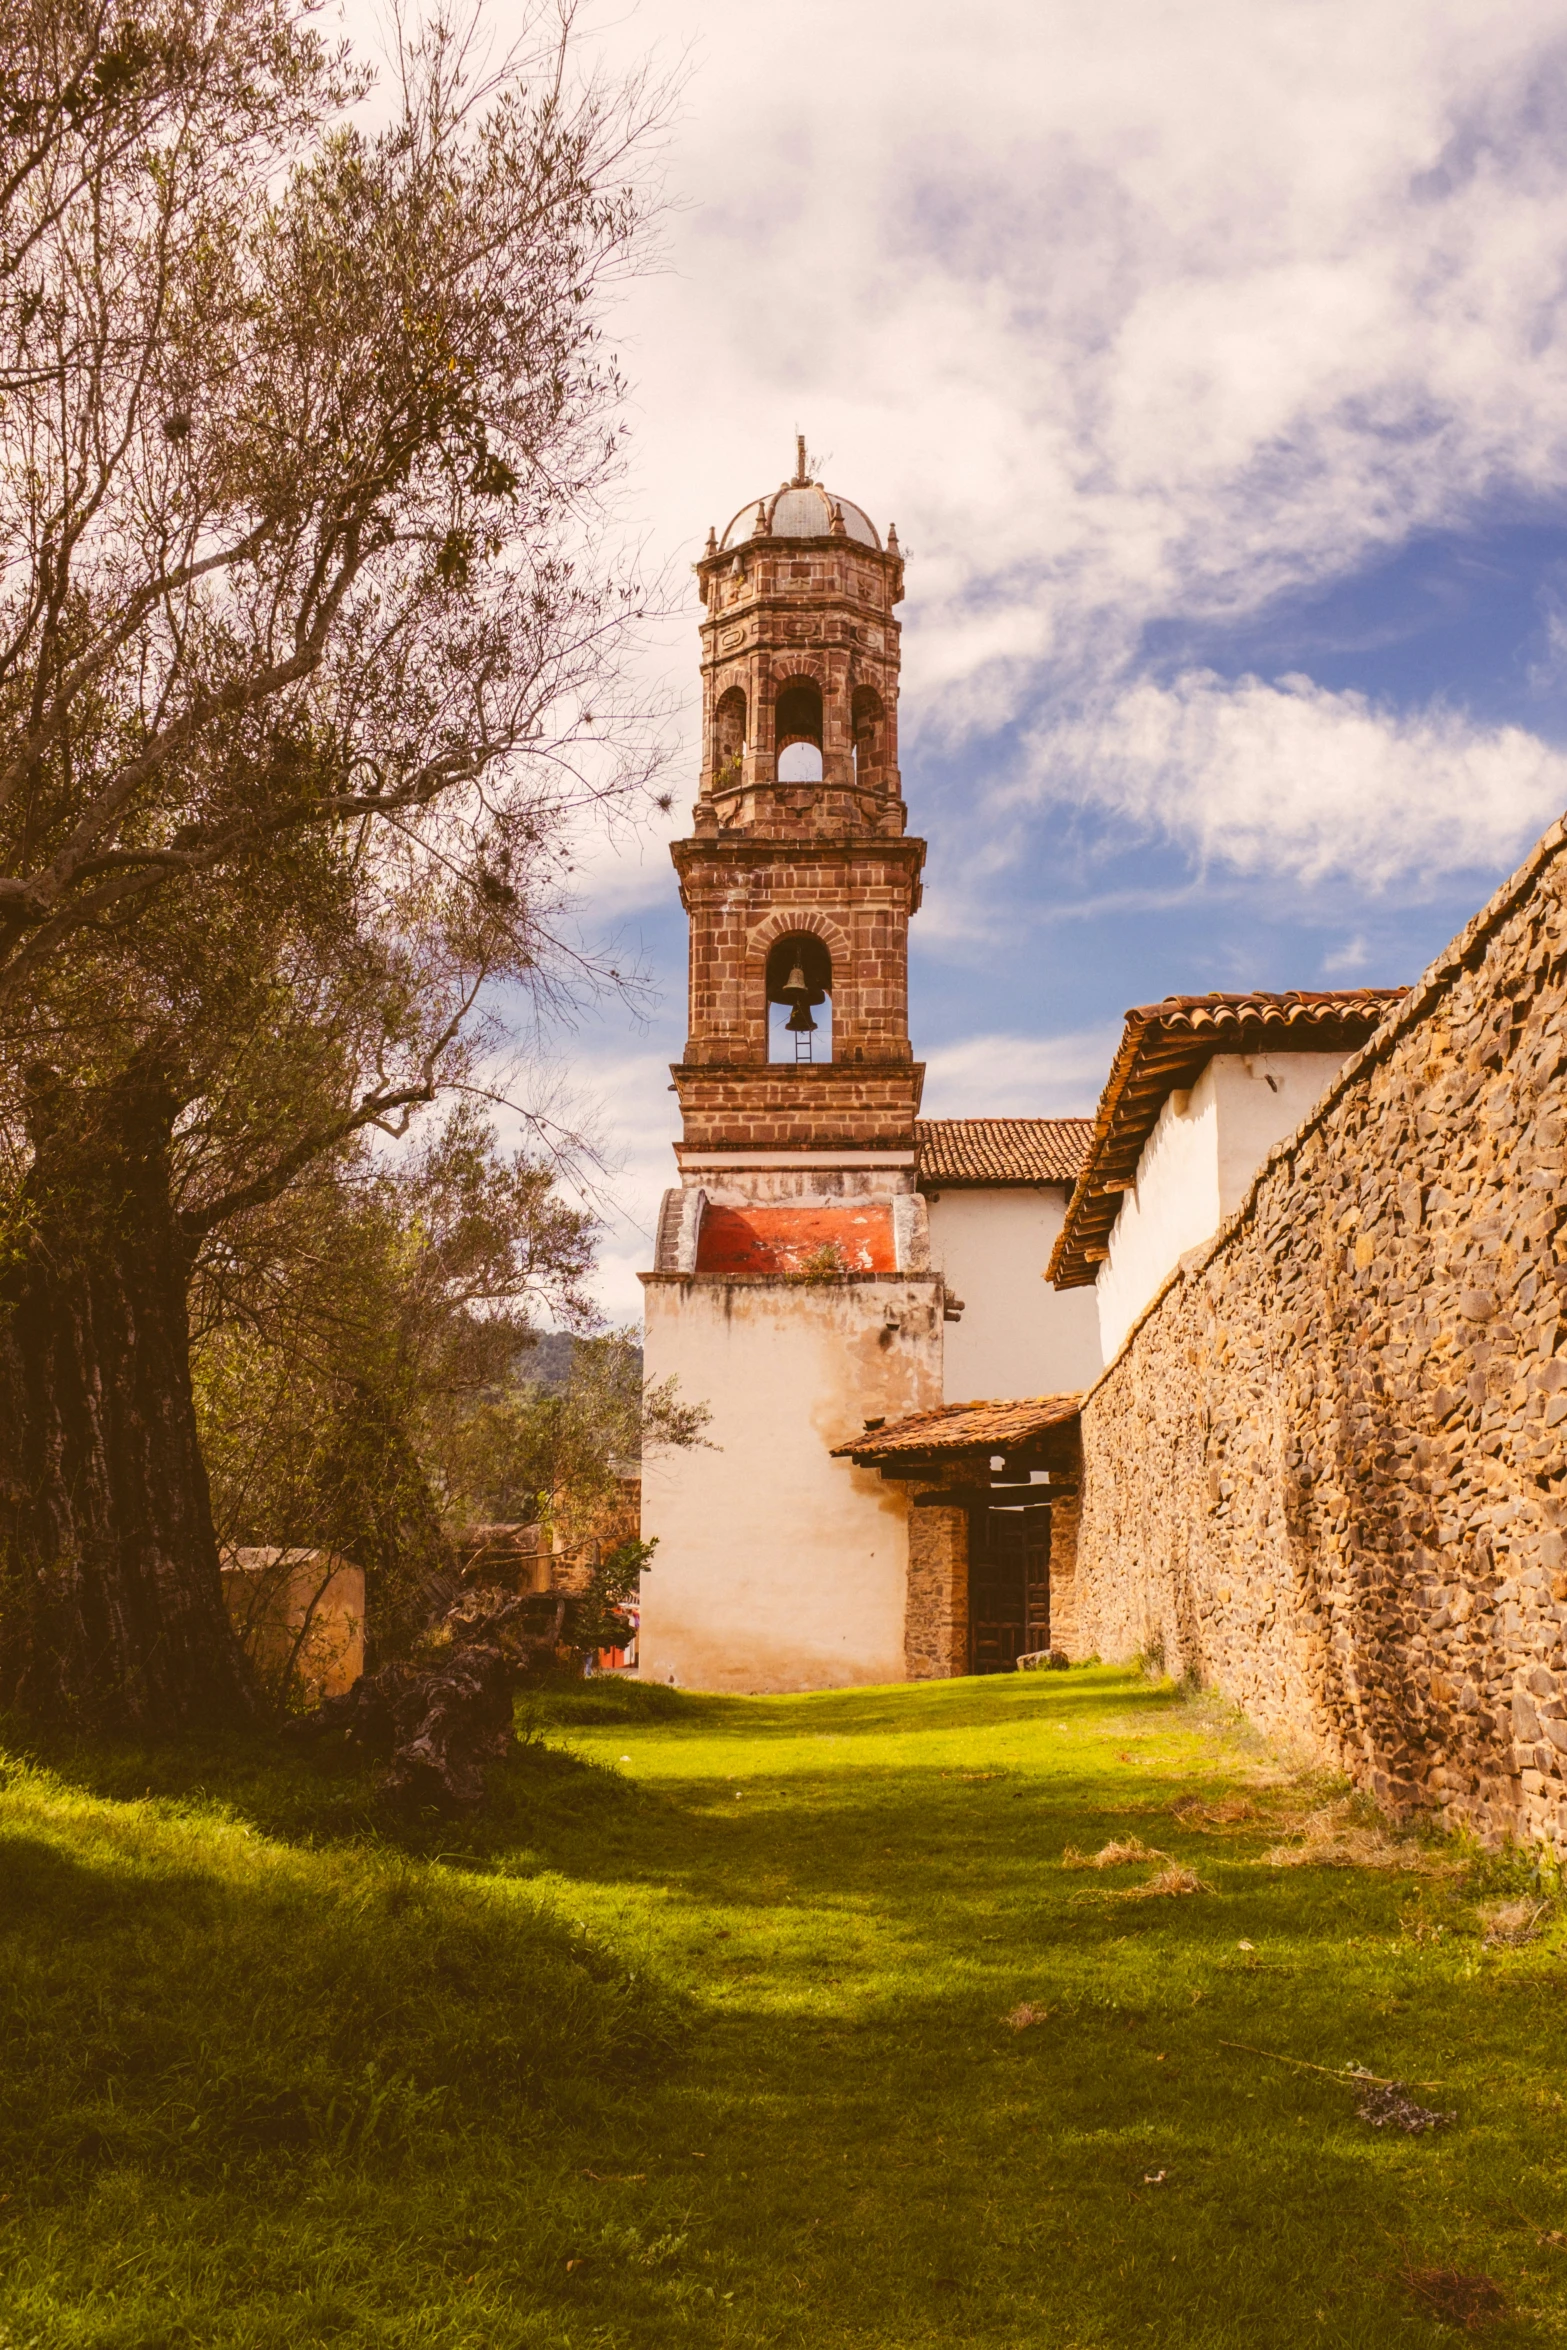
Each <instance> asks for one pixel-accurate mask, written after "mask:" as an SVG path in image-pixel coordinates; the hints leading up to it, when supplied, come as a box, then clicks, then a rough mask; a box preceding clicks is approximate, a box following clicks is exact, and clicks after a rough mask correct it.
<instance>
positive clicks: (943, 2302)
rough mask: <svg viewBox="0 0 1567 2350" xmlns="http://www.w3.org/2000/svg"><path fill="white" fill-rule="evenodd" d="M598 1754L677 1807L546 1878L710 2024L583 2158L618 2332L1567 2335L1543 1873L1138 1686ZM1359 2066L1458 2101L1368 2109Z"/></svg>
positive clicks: (1109, 2337)
mask: <svg viewBox="0 0 1567 2350" xmlns="http://www.w3.org/2000/svg"><path fill="white" fill-rule="evenodd" d="M569 1735H570V1736H571V1739H572V1742H573V1743H574V1744H575V1745H576V1747H577V1748H578V1750H579V1751H580V1752H582V1753H583V1754H585V1755H588V1756H591V1758H592V1759H593V1760H595V1761H597V1762H600V1763H604V1764H607V1765H608V1766H609V1767H611V1768H614V1769H616V1770H618V1771H620V1772H622V1773H624V1774H625V1776H626V1777H627V1778H628V1779H629V1780H631V1781H632V1782H633V1783H634V1784H635V1785H636V1786H637V1787H638V1788H639V1789H640V1790H641V1791H642V1794H643V1798H644V1800H643V1802H642V1804H641V1805H640V1806H639V1809H638V1815H637V1818H636V1821H635V1824H634V1826H631V1827H628V1828H627V1829H626V1830H624V1831H622V1832H620V1833H617V1834H616V1835H615V1836H613V1837H611V1838H608V1839H606V1841H605V1843H604V1845H603V1847H602V1849H601V1850H600V1852H599V1854H598V1856H597V1859H596V1862H595V1864H594V1865H593V1866H592V1867H587V1866H585V1865H584V1861H583V1856H582V1855H581V1853H580V1852H569V1851H567V1850H565V1849H562V1850H560V1851H559V1852H558V1853H555V1854H551V1855H545V1856H541V1857H546V1858H549V1859H553V1860H554V1861H555V1862H556V1864H557V1869H556V1873H555V1875H554V1876H553V1879H552V1882H553V1884H554V1887H555V1889H556V1891H557V1893H558V1896H559V1897H560V1898H562V1899H563V1900H566V1901H567V1902H568V1903H575V1904H577V1905H579V1914H580V1915H581V1916H582V1917H583V1918H584V1920H585V1921H588V1922H590V1923H592V1924H595V1925H598V1926H601V1927H602V1928H603V1929H604V1930H605V1931H606V1932H612V1933H614V1934H616V1935H617V1936H619V1937H621V1938H625V1937H626V1936H630V1937H632V1938H633V1939H636V1940H640V1941H642V1942H643V1943H644V1945H645V1947H646V1948H647V1949H648V1951H649V1954H650V1956H653V1957H655V1959H656V1962H657V1963H659V1964H660V1965H662V1966H663V1967H666V1968H667V1967H675V1968H678V1970H679V1972H680V1974H681V1976H682V1978H683V1980H684V1981H685V1983H686V1984H687V1985H688V1986H689V1988H690V1991H691V1994H692V1996H693V1998H694V1999H695V2001H696V2003H697V2007H698V2012H699V2018H700V2021H699V2027H698V2035H697V2043H696V2047H697V2053H696V2056H695V2058H694V2061H693V2063H692V2064H691V2066H690V2068H689V2070H688V2071H686V2072H685V2074H684V2075H683V2076H682V2077H680V2078H677V2079H676V2080H674V2081H673V2082H670V2083H668V2084H665V2085H661V2086H654V2087H652V2088H651V2089H650V2090H649V2092H648V2094H647V2095H646V2096H645V2097H644V2098H638V2097H636V2096H635V2095H633V2096H631V2097H628V2099H627V2102H626V2105H625V2107H624V2109H623V2110H622V2112H621V2113H620V2114H619V2116H618V2118H617V2122H616V2125H615V2127H614V2128H613V2129H612V2130H609V2131H606V2132H605V2134H604V2136H603V2143H602V2146H601V2147H599V2148H596V2149H595V2153H596V2157H597V2158H596V2159H595V2160H593V2161H590V2162H588V2163H586V2164H583V2163H578V2164H577V2166H576V2167H577V2169H578V2170H579V2171H581V2170H583V2169H588V2170H592V2171H596V2172H597V2173H598V2174H599V2176H598V2178H596V2179H592V2180H588V2181H586V2182H585V2183H586V2184H587V2186H588V2187H589V2189H590V2193H589V2195H588V2197H587V2198H586V2199H585V2200H584V2201H583V2202H582V2203H581V2204H579V2206H578V2210H579V2212H580V2214H581V2217H580V2221H579V2225H580V2227H581V2229H582V2236H581V2244H580V2249H579V2250H578V2251H577V2252H576V2253H575V2254H573V2255H568V2257H574V2258H576V2259H577V2261H578V2262H579V2265H578V2266H577V2267H576V2268H574V2269H573V2270H572V2271H571V2272H570V2276H571V2285H572V2296H571V2303H570V2305H571V2306H572V2307H573V2308H574V2309H575V2310H577V2311H578V2312H579V2313H580V2315H581V2316H582V2317H584V2318H590V2319H592V2320H593V2321H595V2322H596V2323H597V2324H599V2325H600V2326H603V2327H606V2328H607V2329H608V2331H607V2332H606V2333H605V2335H604V2336H603V2338H604V2339H605V2340H612V2341H614V2342H616V2343H620V2342H622V2341H623V2342H625V2343H626V2344H627V2345H633V2344H636V2345H641V2344H642V2343H647V2342H654V2341H662V2340H663V2339H664V2338H665V2334H666V2329H667V2331H668V2338H669V2339H670V2340H674V2339H676V2338H678V2328H679V2327H680V2326H681V2325H684V2324H689V2323H691V2322H696V2323H697V2325H698V2330H699V2332H700V2333H701V2334H702V2335H703V2337H704V2338H706V2339H709V2340H713V2341H722V2342H726V2343H728V2342H733V2343H737V2344H738V2343H741V2342H752V2341H755V2342H769V2343H770V2342H778V2343H798V2344H801V2345H812V2346H814V2345H822V2346H824V2350H825V2346H826V2345H833V2346H834V2350H836V2346H838V2345H844V2346H847V2345H851V2344H852V2345H855V2346H856V2350H860V2346H865V2350H869V2346H870V2345H876V2346H877V2350H882V2346H885V2350H912V2346H913V2345H924V2344H927V2343H929V2344H937V2343H940V2344H961V2343H975V2344H979V2343H984V2344H1008V2345H1010V2344H1019V2345H1021V2344H1025V2343H1027V2344H1040V2345H1045V2344H1048V2345H1052V2346H1054V2345H1060V2346H1062V2350H1067V2346H1086V2345H1089V2344H1101V2343H1104V2344H1115V2345H1133V2344H1144V2343H1146V2344H1150V2345H1151V2344H1159V2345H1164V2346H1169V2345H1176V2344H1182V2345H1184V2344H1192V2345H1197V2344H1201V2345H1204V2346H1205V2350H1206V2346H1208V2345H1213V2346H1215V2350H1217V2346H1218V2345H1230V2344H1234V2345H1236V2346H1237V2350H1239V2346H1241V2345H1246V2346H1247V2350H1257V2346H1258V2345H1273V2344H1278V2345H1280V2346H1283V2345H1286V2344H1288V2345H1296V2344H1299V2343H1302V2342H1308V2343H1316V2342H1321V2343H1323V2344H1356V2345H1359V2344H1365V2345H1367V2346H1368V2350H1369V2346H1371V2345H1377V2346H1384V2345H1393V2344H1404V2343H1411V2344H1413V2343H1425V2342H1434V2341H1437V2340H1442V2339H1451V2338H1452V2331H1451V2328H1452V2325H1453V2324H1454V2323H1460V2322H1462V2321H1463V2320H1464V2319H1466V2318H1467V2319H1468V2320H1470V2321H1471V2322H1483V2323H1486V2324H1489V2325H1491V2326H1492V2328H1493V2330H1492V2333H1491V2339H1492V2340H1493V2341H1495V2342H1497V2343H1502V2342H1507V2341H1520V2342H1522V2341H1528V2342H1556V2341H1561V2340H1564V2339H1567V2314H1564V2313H1567V2247H1564V2244H1563V2242H1562V2240H1561V2238H1562V2235H1563V2234H1567V2196H1564V2187H1567V2131H1564V2121H1563V2113H1562V2097H1561V2090H1562V2087H1563V2085H1564V2084H1563V2071H1562V2063H1563V2058H1564V2056H1567V2014H1564V2007H1567V2002H1564V1998H1563V1989H1564V1986H1563V1980H1562V1966H1561V1962H1560V1960H1559V1958H1558V1956H1557V1952H1556V1939H1557V1930H1556V1928H1555V1927H1554V1925H1553V1923H1552V1920H1553V1919H1554V1916H1555V1912H1554V1910H1543V1911H1541V1913H1540V1915H1539V1917H1538V1918H1537V1919H1535V1921H1534V1923H1535V1927H1536V1932H1537V1937H1538V1938H1537V1939H1535V1940H1533V1941H1531V1942H1528V1943H1526V1944H1524V1945H1523V1946H1521V1947H1518V1948H1516V1949H1513V1948H1505V1947H1503V1948H1493V1949H1487V1948H1485V1947H1484V1946H1483V1943H1482V1931H1483V1926H1484V1915H1483V1914H1482V1913H1487V1912H1488V1910H1489V1909H1491V1908H1494V1907H1495V1906H1496V1904H1497V1903H1498V1902H1500V1901H1504V1900H1505V1899H1506V1898H1507V1897H1508V1896H1509V1895H1511V1896H1512V1897H1513V1898H1515V1899H1517V1898H1519V1897H1520V1894H1519V1887H1520V1883H1521V1882H1522V1875H1523V1874H1526V1872H1520V1871H1519V1869H1518V1866H1517V1864H1516V1863H1515V1864H1500V1863H1493V1864H1486V1865H1482V1866H1480V1867H1479V1869H1478V1870H1474V1869H1471V1871H1470V1872H1469V1873H1468V1874H1467V1875H1465V1874H1461V1873H1459V1872H1458V1868H1457V1860H1458V1856H1456V1855H1455V1854H1454V1852H1453V1851H1452V1850H1451V1849H1450V1848H1436V1847H1430V1846H1422V1845H1421V1844H1420V1843H1419V1842H1411V1841H1408V1840H1407V1839H1401V1838H1399V1837H1398V1836H1396V1835H1395V1836H1393V1837H1392V1838H1390V1837H1389V1836H1388V1835H1387V1834H1386V1833H1384V1832H1383V1831H1382V1830H1381V1829H1380V1828H1378V1827H1377V1825H1376V1824H1375V1823H1374V1822H1369V1821H1367V1820H1366V1819H1364V1818H1357V1817H1356V1816H1355V1814H1354V1812H1353V1809H1352V1808H1351V1809H1349V1810H1346V1809H1344V1807H1342V1805H1340V1806H1337V1807H1335V1806H1334V1805H1333V1804H1332V1803H1331V1801H1329V1798H1330V1797H1331V1793H1332V1791H1331V1790H1327V1789H1323V1788H1321V1787H1317V1788H1315V1789H1314V1788H1312V1787H1310V1786H1308V1785H1305V1784H1302V1783H1300V1782H1292V1781H1291V1780H1290V1779H1289V1777H1288V1775H1287V1774H1286V1773H1284V1772H1283V1771H1281V1770H1280V1769H1279V1767H1278V1766H1277V1765H1275V1764H1272V1763H1271V1762H1270V1760H1269V1758H1268V1756H1267V1755H1266V1754H1265V1752H1263V1751H1262V1750H1261V1748H1260V1747H1259V1746H1258V1745H1256V1744H1255V1742H1248V1741H1244V1740H1242V1739H1240V1738H1238V1737H1237V1736H1235V1735H1234V1734H1233V1733H1227V1732H1226V1729H1225V1727H1224V1725H1223V1722H1222V1718H1221V1717H1219V1716H1217V1715H1216V1714H1214V1713H1213V1712H1211V1711H1208V1710H1205V1709H1203V1708H1201V1707H1196V1706H1193V1705H1191V1704H1188V1703H1184V1702H1182V1701H1181V1700H1180V1699H1179V1697H1178V1696H1177V1695H1176V1694H1175V1693H1174V1692H1171V1691H1164V1692H1159V1691H1156V1690H1152V1689H1150V1688H1149V1687H1148V1685H1146V1684H1141V1683H1139V1682H1137V1681H1136V1680H1134V1679H1133V1678H1132V1677H1130V1676H1127V1675H1124V1674H1117V1673H1112V1672H1108V1671H1099V1670H1085V1671H1074V1672H1072V1673H1070V1674H1065V1675H1060V1676H1055V1675H1052V1676H1048V1677H1042V1678H1034V1677H1032V1676H1030V1677H1023V1676H1018V1677H1015V1678H1006V1679H996V1680H992V1681H988V1682H964V1683H955V1684H945V1685H943V1684H936V1685H931V1686H927V1687H923V1688H918V1689H898V1690H886V1691H871V1692H850V1693H842V1694H833V1695H828V1696H820V1697H814V1698H806V1699H787V1700H760V1699H752V1700H731V1701H725V1700H692V1701H690V1703H689V1705H688V1707H687V1708H686V1709H685V1710H684V1711H683V1713H682V1714H681V1716H680V1717H679V1718H677V1719H674V1720H670V1721H667V1722H657V1721H644V1720H635V1719H633V1720H631V1721H627V1722H623V1723H613V1724H611V1723H605V1724H603V1725H602V1726H599V1727H594V1728H591V1729H590V1728H588V1727H586V1726H585V1725H584V1726H579V1727H578V1728H576V1729H575V1730H574V1731H572V1732H570V1733H569ZM1324 1803H1327V1810H1326V1812H1323V1810H1322V1808H1321V1807H1322V1806H1323V1805H1324ZM1313 1812H1315V1813H1317V1814H1318V1816H1317V1817H1316V1818H1315V1819H1314V1820H1313V1821H1312V1823H1311V1825H1310V1826H1309V1827H1307V1826H1306V1825H1305V1817H1306V1815H1308V1814H1311V1813H1313ZM1107 1846H1109V1847H1112V1848H1114V1847H1116V1846H1120V1847H1122V1848H1124V1851H1125V1857H1124V1858H1123V1859H1121V1860H1119V1861H1116V1860H1115V1859H1113V1858H1112V1859H1111V1861H1110V1862H1109V1864H1108V1865H1105V1866H1102V1867H1098V1868H1096V1867H1092V1866H1079V1865H1073V1862H1072V1859H1071V1856H1072V1854H1073V1853H1074V1852H1075V1853H1076V1854H1079V1855H1081V1856H1084V1858H1085V1859H1087V1858H1089V1857H1091V1856H1096V1855H1099V1854H1101V1853H1102V1852H1103V1851H1104V1848H1105V1847H1107ZM1281 1852H1282V1853H1283V1854H1285V1855H1288V1856H1291V1857H1293V1856H1294V1855H1296V1854H1299V1853H1305V1854H1308V1855H1309V1856H1310V1858H1309V1861H1308V1864H1307V1865H1282V1864H1281V1861H1280V1859H1279V1857H1278V1856H1279V1855H1280V1854H1281ZM1265 1854H1266V1855H1272V1856H1275V1857H1273V1858H1272V1859H1271V1860H1266V1861H1265V1860H1264V1857H1263V1856H1264V1855H1265ZM1063 1856H1066V1857H1065V1859H1064V1857H1063ZM1346 1861H1348V1862H1351V1863H1355V1862H1358V1864H1359V1865H1342V1864H1343V1863H1345V1862H1346ZM1335 1863H1337V1864H1340V1865H1334V1864H1335ZM1367 1863H1370V1864H1372V1865H1366V1864H1367ZM1510 1870H1511V1873H1510ZM1183 1888H1191V1889H1183ZM1524 1892H1525V1895H1527V1892H1528V1888H1527V1886H1525V1888H1524ZM1530 1906H1531V1909H1532V1908H1533V1907H1534V1906H1535V1903H1533V1902H1531V1905H1530ZM1246 2051H1260V2052H1263V2053H1247V2052H1246ZM1286 2057H1288V2058H1292V2059H1294V2060H1295V2062H1294V2063H1293V2064H1286V2063H1284V2062H1282V2061H1278V2060H1281V2059H1283V2058H1286ZM1354 2065H1359V2066H1361V2067H1363V2068H1364V2069H1365V2070H1367V2071H1368V2072H1371V2073H1373V2074H1376V2075H1378V2076H1381V2077H1383V2078H1387V2079H1398V2080H1400V2081H1402V2082H1405V2083H1411V2084H1421V2083H1426V2082H1430V2083H1432V2084H1433V2085H1432V2086H1431V2087H1429V2088H1425V2087H1420V2086H1416V2087H1414V2088H1413V2090H1412V2092H1411V2094H1412V2097H1413V2099H1414V2101H1415V2102H1416V2103H1417V2104H1418V2103H1423V2104H1424V2105H1425V2106H1427V2107H1428V2108H1430V2109H1432V2110H1437V2111H1441V2112H1444V2113H1445V2112H1452V2113H1453V2114H1455V2115H1456V2119H1455V2120H1454V2121H1452V2122H1449V2123H1444V2124H1443V2125H1442V2126H1440V2127H1439V2128H1434V2129H1431V2130H1428V2131H1422V2132H1418V2133H1414V2134H1408V2133H1405V2132H1403V2131H1401V2130H1400V2129H1399V2128H1398V2127H1397V2126H1384V2127H1376V2126H1373V2125H1372V2124H1371V2123H1369V2122H1368V2121H1366V2120H1364V2119H1362V2118H1360V2116H1359V2115H1358V2113H1357V2105H1358V2104H1359V2103H1361V2102H1362V2101H1363V2100H1364V2096H1365V2092H1364V2091H1363V2090H1357V2089H1356V2088H1355V2087H1354V2086H1353V2085H1351V2084H1348V2083H1346V2082H1345V2080H1344V2079H1343V2078H1342V2070H1343V2068H1344V2067H1346V2066H1354ZM1307 2067H1321V2068H1324V2069H1323V2070H1321V2071H1313V2070H1309V2069H1304V2068H1307ZM1330 2075H1338V2076H1340V2077H1330ZM629 2086H631V2084H628V2087H629ZM595 2230H598V2231H601V2232H602V2238H603V2244H604V2246H605V2248H606V2249H605V2250H603V2251H600V2250H599V2249H598V2248H597V2240H596V2237H595V2232H594V2231H595ZM633 2238H635V2244H633ZM675 2238H679V2239H680V2249H679V2251H678V2253H668V2252H667V2247H668V2245H669V2244H671V2243H672V2242H673V2240H674V2239H675ZM650 2244H663V2245H665V2246H666V2267H665V2270H664V2271H663V2272H661V2271H660V2269H659V2267H658V2265H657V2262H656V2260H655V2261H654V2264H653V2265H652V2266H651V2267H649V2268H647V2269H645V2270H644V2271H642V2272H641V2273H629V2272H633V2271H634V2270H635V2264H636V2262H637V2261H638V2260H639V2259H647V2258H648V2257H649V2256H648V2254H647V2252H646V2251H645V2249H644V2250H642V2251H639V2250H637V2249H636V2246H638V2245H640V2246H642V2247H646V2246H648V2245H650ZM616 2246H619V2247H620V2250H619V2251H618V2252H617V2251H616V2250H615V2249H614V2247H616ZM661 2274H662V2278H663V2281H662V2282H660V2278H661ZM1486 2280H1490V2284H1489V2287H1487V2284H1486ZM709 2294H710V2295H711V2299H708V2298H707V2296H708V2295H709ZM578 2338H579V2337H578V2336H576V2335H575V2334H574V2335H573V2336H572V2339H573V2340H576V2339H578ZM581 2338H582V2339H584V2340H587V2339H594V2338H597V2337H594V2336H593V2335H591V2333H590V2334H587V2335H584V2336H582V2337H581Z"/></svg>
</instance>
